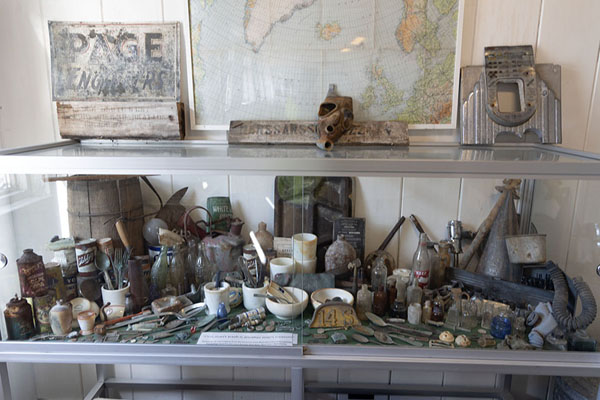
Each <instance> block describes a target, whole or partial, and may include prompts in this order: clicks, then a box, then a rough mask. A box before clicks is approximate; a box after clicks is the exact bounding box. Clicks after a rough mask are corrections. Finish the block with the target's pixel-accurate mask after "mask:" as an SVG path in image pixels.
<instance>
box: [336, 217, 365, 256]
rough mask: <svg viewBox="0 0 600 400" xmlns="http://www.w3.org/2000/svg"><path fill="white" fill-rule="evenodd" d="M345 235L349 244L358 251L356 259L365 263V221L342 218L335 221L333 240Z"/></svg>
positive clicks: (362, 219)
mask: <svg viewBox="0 0 600 400" xmlns="http://www.w3.org/2000/svg"><path fill="white" fill-rule="evenodd" d="M338 235H344V237H345V238H346V240H347V241H348V243H350V244H351V245H352V247H354V250H356V257H357V258H358V259H359V260H360V262H364V257H365V219H364V218H351V217H340V218H338V219H336V220H335V221H333V238H334V240H335V238H337V236H338Z"/></svg>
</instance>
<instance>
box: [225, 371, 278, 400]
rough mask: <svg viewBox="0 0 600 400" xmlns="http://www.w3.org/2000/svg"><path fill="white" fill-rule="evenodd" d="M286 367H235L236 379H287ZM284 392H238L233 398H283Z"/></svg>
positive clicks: (276, 399)
mask: <svg viewBox="0 0 600 400" xmlns="http://www.w3.org/2000/svg"><path fill="white" fill-rule="evenodd" d="M285 377H286V369H285V368H253V367H239V368H234V369H233V378H234V380H240V381H245V380H250V381H254V380H270V381H281V382H283V381H285ZM284 397H285V396H284V394H283V393H272V392H264V393H263V392H236V393H234V396H233V398H234V399H235V400H283V399H284Z"/></svg>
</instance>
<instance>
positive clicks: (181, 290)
mask: <svg viewBox="0 0 600 400" xmlns="http://www.w3.org/2000/svg"><path fill="white" fill-rule="evenodd" d="M186 260H187V252H186V248H185V246H183V245H176V246H175V248H174V249H173V260H172V261H171V268H169V275H170V278H171V285H172V286H173V287H174V288H175V293H177V296H181V295H182V294H185V293H186V292H187V291H186V287H185V264H186Z"/></svg>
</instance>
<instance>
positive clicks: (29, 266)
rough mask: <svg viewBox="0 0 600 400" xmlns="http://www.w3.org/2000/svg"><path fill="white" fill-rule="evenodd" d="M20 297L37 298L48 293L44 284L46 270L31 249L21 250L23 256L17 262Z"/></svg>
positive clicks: (40, 258)
mask: <svg viewBox="0 0 600 400" xmlns="http://www.w3.org/2000/svg"><path fill="white" fill-rule="evenodd" d="M17 270H18V272H19V282H20V283H21V296H23V297H37V296H44V295H45V294H46V293H48V285H47V283H46V268H45V267H44V260H42V256H39V255H37V254H35V253H34V252H33V249H25V250H23V255H22V256H21V258H19V259H18V260H17Z"/></svg>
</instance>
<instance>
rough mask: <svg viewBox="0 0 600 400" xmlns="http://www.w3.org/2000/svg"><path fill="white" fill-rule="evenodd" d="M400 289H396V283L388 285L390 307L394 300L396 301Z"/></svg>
mask: <svg viewBox="0 0 600 400" xmlns="http://www.w3.org/2000/svg"><path fill="white" fill-rule="evenodd" d="M397 293H398V290H397V289H396V285H393V284H392V285H388V287H387V299H388V309H390V308H391V307H392V304H394V301H396V294H397Z"/></svg>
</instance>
